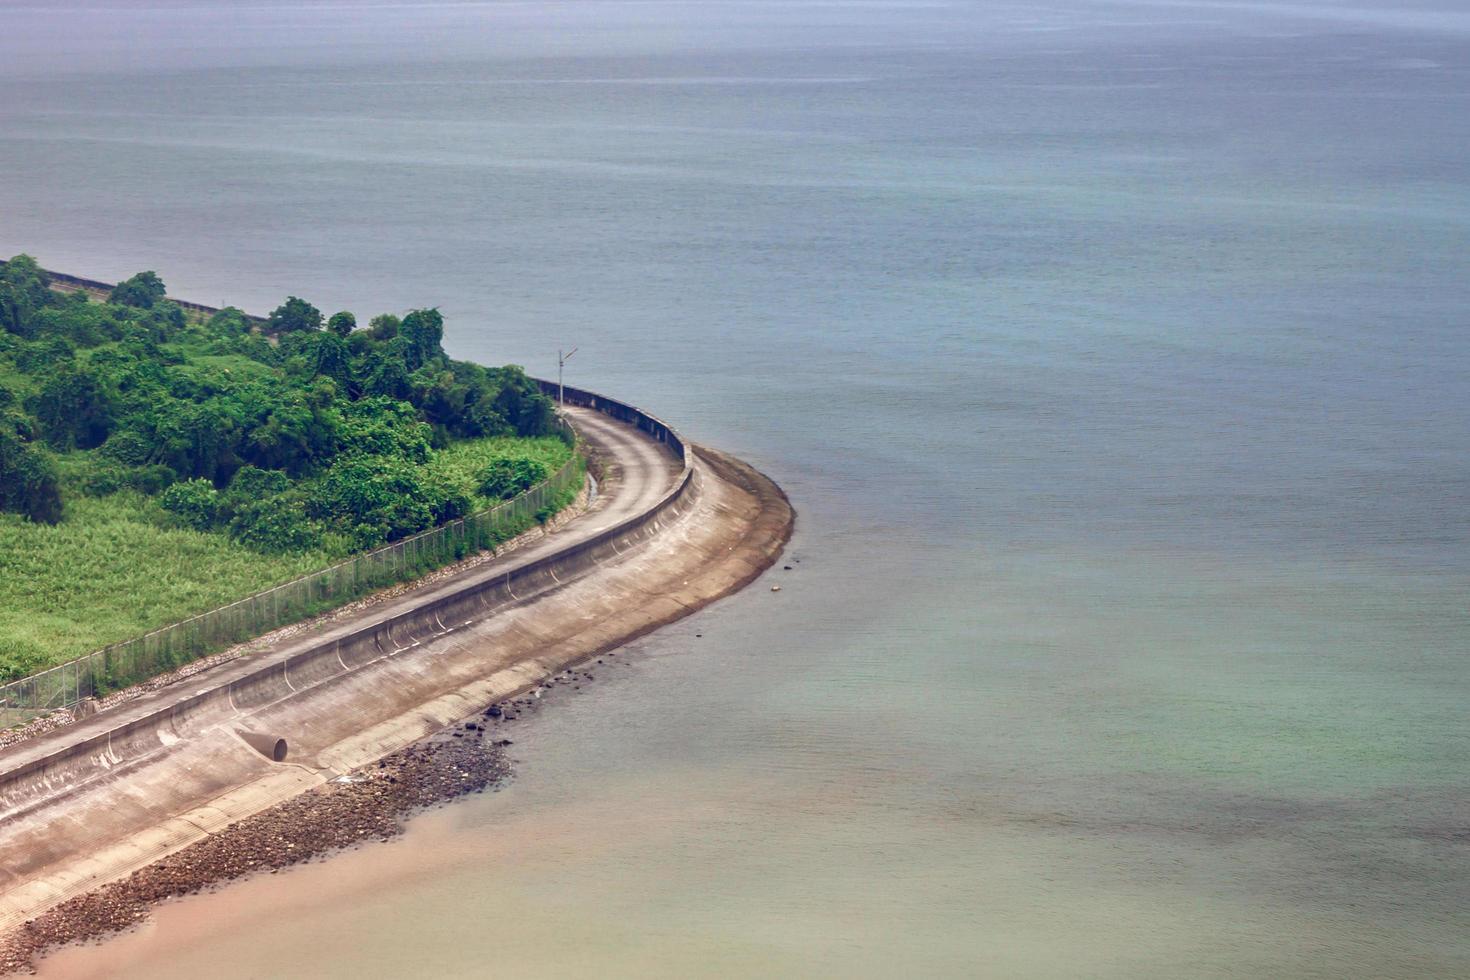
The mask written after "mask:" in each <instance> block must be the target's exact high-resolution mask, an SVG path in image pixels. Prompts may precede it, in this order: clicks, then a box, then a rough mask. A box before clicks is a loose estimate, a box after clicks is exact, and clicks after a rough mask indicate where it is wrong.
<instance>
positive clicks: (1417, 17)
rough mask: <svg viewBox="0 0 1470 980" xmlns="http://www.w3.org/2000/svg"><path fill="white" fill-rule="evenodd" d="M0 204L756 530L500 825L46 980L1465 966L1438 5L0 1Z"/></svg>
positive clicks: (1465, 224)
mask: <svg viewBox="0 0 1470 980" xmlns="http://www.w3.org/2000/svg"><path fill="white" fill-rule="evenodd" d="M0 174H3V177H0V250H3V251H4V252H5V253H6V254H7V255H8V254H11V253H14V252H18V251H22V250H24V251H28V252H31V253H33V254H35V255H37V256H38V257H39V258H40V259H41V260H42V262H43V264H45V265H48V266H50V267H52V268H57V269H62V270H66V271H69V272H73V273H76V274H81V275H88V276H92V277H95V278H102V279H116V278H120V277H123V276H126V275H129V274H131V273H133V272H136V271H139V270H140V269H156V270H158V271H159V272H160V273H161V274H162V276H163V278H164V279H165V281H166V282H167V283H168V285H169V287H170V289H171V290H172V292H174V293H175V294H176V295H180V296H184V297H188V298H191V299H195V300H198V301H201V302H207V303H225V302H228V303H233V304H236V305H240V306H243V307H245V308H248V309H250V310H252V311H256V312H263V311H266V310H269V309H270V308H271V307H273V306H275V305H277V304H278V303H279V302H280V301H281V300H282V299H283V298H284V297H285V296H286V295H288V294H295V295H301V296H304V297H306V298H308V299H310V300H311V301H312V302H314V303H316V304H317V305H318V306H320V307H321V308H322V309H323V310H325V311H327V312H329V313H330V312H331V311H334V310H337V309H342V308H346V309H352V310H354V311H355V312H356V313H357V315H358V317H359V319H360V320H361V319H363V318H365V317H367V316H370V315H372V314H374V313H377V312H380V311H384V310H397V311H402V310H403V309H406V308H410V307H413V306H422V305H437V306H439V307H440V308H441V309H442V310H443V312H444V314H445V316H446V318H447V321H448V327H447V337H446V346H447V347H448V348H449V350H450V351H451V353H453V354H454V355H455V356H459V357H468V358H473V359H477V360H481V361H484V362H487V363H504V362H507V361H510V362H517V363H521V364H524V365H526V366H527V368H528V369H530V370H531V371H533V372H534V373H540V374H542V375H547V374H550V373H552V372H554V370H555V355H556V351H557V348H558V347H564V348H570V347H572V346H574V345H576V346H578V347H579V350H578V353H577V355H576V356H575V358H574V359H573V360H572V361H571V362H570V363H569V364H568V369H569V374H568V380H569V381H571V382H574V383H576V384H579V385H585V386H587V387H590V388H593V389H596V390H600V391H605V392H607V393H609V394H612V395H616V396H618V397H621V398H624V399H627V400H630V401H632V402H635V403H637V404H639V405H643V406H646V407H648V408H649V409H651V410H653V411H655V412H657V413H659V414H661V415H663V416H664V417H666V418H668V419H670V420H672V421H673V422H675V424H677V425H679V426H681V427H682V428H683V430H684V431H685V432H686V433H687V434H688V435H689V436H690V437H691V438H693V439H695V440H698V441H703V442H707V443H709V444H711V445H715V446H719V447H720V448H723V449H726V450H729V451H732V452H734V453H736V454H739V455H741V456H742V457H744V458H746V459H749V460H751V461H752V462H754V463H755V464H757V465H758V466H760V467H761V468H762V469H764V470H765V471H766V472H768V473H769V474H771V475H772V476H773V477H774V478H775V479H777V480H778V481H779V482H780V483H781V484H782V485H783V486H784V487H785V488H786V489H787V490H788V491H789V492H790V494H791V496H792V498H793V500H794V502H795V504H796V506H797V508H798V510H799V514H800V517H799V527H798V532H797V534H796V537H795V539H794V541H793V542H792V545H791V548H790V551H789V553H788V554H789V557H788V559H787V560H786V561H785V562H784V563H785V564H791V565H792V566H793V568H792V570H791V571H783V570H781V569H780V568H779V567H778V568H777V569H775V570H773V571H772V572H771V573H769V576H768V578H767V579H765V580H762V581H761V582H760V583H759V584H758V585H757V586H755V587H753V588H751V589H750V590H748V591H747V592H745V593H743V594H741V595H739V596H737V597H735V598H733V599H730V600H727V601H725V602H723V603H721V604H720V605H718V606H716V607H713V608H711V609H709V610H707V611H705V612H704V613H701V614H700V615H698V616H697V617H694V618H692V619H689V620H686V621H684V622H681V623H679V624H676V625H675V626H672V627H670V628H668V629H666V630H663V631H661V632H659V633H658V634H656V635H654V636H652V637H649V638H646V639H644V640H642V641H640V642H638V643H637V644H634V645H633V647H632V648H631V649H630V650H628V651H626V652H624V653H622V654H620V655H619V656H618V657H617V658H613V659H614V660H616V661H620V665H618V666H614V665H613V664H611V663H609V664H607V665H604V666H602V667H598V668H596V673H597V675H598V676H597V680H596V682H595V683H593V684H591V685H587V686H584V687H583V688H582V689H581V690H580V691H578V692H575V693H574V694H573V695H572V696H569V697H564V698H561V699H560V701H559V703H557V704H554V705H551V706H549V707H548V708H547V709H546V710H543V711H541V712H538V713H537V715H536V717H535V719H534V720H533V721H530V722H527V723H524V724H522V723H519V722H518V723H517V725H519V726H520V727H518V728H515V729H513V730H512V732H511V735H510V737H511V738H512V739H513V740H514V742H515V744H514V745H513V746H512V747H511V750H510V751H511V752H512V753H513V754H514V756H515V758H516V759H517V760H518V770H519V771H518V775H517V777H516V778H515V780H514V781H513V782H512V783H511V784H510V785H509V786H508V787H506V788H505V789H503V790H502V791H500V792H498V793H495V794H493V795H487V796H484V797H477V798H474V799H472V800H468V801H463V802H460V803H457V804H455V805H453V806H451V807H449V808H447V809H444V810H441V811H437V812H435V813H433V814H430V815H428V816H426V817H423V818H420V819H419V820H418V821H416V822H415V823H414V824H413V825H412V827H411V829H410V832H409V834H408V836H407V838H406V839H405V840H403V841H401V842H399V843H396V844H392V845H380V846H373V847H368V848H366V849H363V850H361V851H358V852H355V853H353V854H350V855H346V856H343V857H340V858H337V859H334V860H332V861H329V862H327V863H325V864H320V865H314V866H311V867H307V868H303V869H297V870H294V871H291V872H288V873H283V874H281V875H277V876H274V877H267V878H264V879H261V880H257V881H254V882H249V883H246V884H242V885H237V886H233V887H231V888H229V889H226V890H225V891H224V892H223V893H221V894H218V895H214V896H209V897H203V898H198V899H191V900H188V901H185V902H181V903H177V904H174V905H171V906H168V907H166V908H164V909H162V910H160V911H159V912H158V913H157V914H156V915H155V917H154V919H153V921H152V923H151V924H149V925H148V926H146V927H145V928H144V929H143V930H142V931H140V932H138V933H135V934H131V935H129V936H126V937H123V938H121V939H118V940H115V941H113V942H110V943H108V944H106V945H104V946H102V947H100V948H93V949H86V950H79V951H71V952H68V953H65V954H63V955H61V956H58V957H56V958H55V959H53V960H51V961H49V962H48V965H47V967H46V969H45V971H44V972H45V973H46V974H49V975H54V976H78V977H80V976H104V975H106V976H123V977H131V976H138V977H142V976H148V977H160V978H163V977H197V976H201V975H207V976H210V977H212V978H218V980H227V978H236V977H241V978H243V977H261V976H313V977H344V978H345V977H354V978H355V977H377V976H385V977H386V976H483V975H495V976H520V977H526V976H565V975H599V976H601V975H610V976H668V977H676V976H677V977H682V976H693V975H708V974H721V975H744V976H749V975H803V976H844V977H845V976H895V975H902V976H961V975H970V976H973V975H981V976H987V975H988V976H1028V977H1056V976H1082V975H1085V976H1100V977H1182V976H1271V977H1284V976H1321V977H1344V976H1357V977H1385V976H1456V975H1459V976H1463V975H1466V974H1470V943H1467V940H1466V938H1465V937H1466V935H1467V934H1470V931H1467V930H1470V855H1467V850H1470V803H1467V800H1470V725H1467V708H1466V705H1467V699H1470V665H1467V663H1466V649H1467V641H1470V626H1467V599H1470V527H1467V498H1470V455H1467V452H1470V336H1467V328H1470V323H1467V309H1470V247H1467V246H1470V3H1464V2H1454V0H1439V2H1433V0H1415V2H1412V3H1394V4H1383V3H1370V2H1367V0H1364V2H1352V3H1350V2H1347V0H1330V2H1329V0H1298V2H1293V3H1250V2H1226V0H1221V2H1191V0H1180V2H1172V3H1165V2H1143V0H1140V2H1113V0H1095V2H1086V0H1036V2H1025V3H1003V2H999V0H995V2H990V0H985V2H974V3H966V2H922V0H891V2H859V0H825V2H789V3H762V2H750V0H732V2H701V3H683V2H622V0H607V2H598V3H591V2H564V3H515V2H491V3H481V2H474V0H470V2H457V3H422V4H420V3H359V2H356V0H344V2H333V3H311V4H297V3H291V4H286V3H273V2H263V3H252V4H248V5H242V4H235V3H231V2H226V0H217V2H216V0H207V2H201V0H183V2H177V3H162V2H160V3H153V2H142V3H139V2H129V3H121V2H119V3H104V2H96V3H94V2H90V0H81V2H76V3H63V2H53V0H30V2H21V3H14V2H6V3H3V4H0ZM771 584H780V585H781V586H782V590H781V591H780V592H779V593H773V592H771V591H770V590H769V586H770V585H771ZM700 634H702V635H700Z"/></svg>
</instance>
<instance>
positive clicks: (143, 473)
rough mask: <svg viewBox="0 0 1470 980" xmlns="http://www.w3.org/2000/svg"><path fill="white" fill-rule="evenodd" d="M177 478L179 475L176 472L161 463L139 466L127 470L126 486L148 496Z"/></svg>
mask: <svg viewBox="0 0 1470 980" xmlns="http://www.w3.org/2000/svg"><path fill="white" fill-rule="evenodd" d="M178 478H179V475H178V474H177V473H175V472H174V471H173V470H171V469H169V468H168V467H167V466H163V465H161V464H160V465H155V466H139V467H137V468H136V469H132V470H129V471H128V473H127V483H128V486H130V487H132V488H133V489H134V490H137V491H138V492H139V493H146V494H148V495H149V496H152V495H153V494H156V493H158V492H159V491H161V490H162V489H163V488H164V487H167V486H169V485H171V484H173V483H174V482H176V481H177V480H178Z"/></svg>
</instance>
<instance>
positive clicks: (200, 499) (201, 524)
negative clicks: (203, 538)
mask: <svg viewBox="0 0 1470 980" xmlns="http://www.w3.org/2000/svg"><path fill="white" fill-rule="evenodd" d="M158 502H159V504H160V505H162V507H163V509H164V510H166V511H168V512H169V513H170V514H172V515H173V516H174V520H176V521H177V522H178V523H179V524H182V525H183V526H184V527H190V528H193V529H194V530H196V531H207V530H209V529H210V528H211V527H213V526H214V521H215V517H216V516H217V515H218V514H219V491H218V490H216V489H215V488H214V484H212V483H210V482H209V481H208V480H186V481H184V482H183V483H175V484H174V485H173V486H171V487H169V488H168V489H166V490H164V491H163V494H162V496H160V497H159V498H158Z"/></svg>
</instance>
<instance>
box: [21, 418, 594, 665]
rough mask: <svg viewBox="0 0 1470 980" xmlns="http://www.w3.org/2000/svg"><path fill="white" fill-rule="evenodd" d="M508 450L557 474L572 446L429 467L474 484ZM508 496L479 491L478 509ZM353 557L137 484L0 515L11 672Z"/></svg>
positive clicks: (518, 443) (68, 468)
mask: <svg viewBox="0 0 1470 980" xmlns="http://www.w3.org/2000/svg"><path fill="white" fill-rule="evenodd" d="M507 454H510V455H531V456H533V457H535V458H537V459H539V460H541V461H542V462H544V463H546V465H547V468H548V470H549V471H554V470H555V469H557V468H558V467H560V466H561V465H562V463H564V462H566V460H567V459H569V458H570V456H571V449H570V447H569V446H567V444H566V443H565V442H563V441H562V440H560V439H558V438H554V437H552V438H542V439H517V438H493V439H477V440H469V441H466V442H462V443H457V444H455V445H453V446H451V447H449V448H447V449H442V450H438V451H436V452H435V453H434V455H433V457H432V458H431V460H430V461H429V463H428V464H427V465H428V466H430V467H432V468H434V469H437V470H439V471H440V472H441V473H444V474H446V475H449V476H451V477H453V478H455V479H462V480H464V481H465V482H466V484H467V485H470V486H473V485H474V484H475V482H476V480H475V477H476V475H477V474H478V473H479V471H480V470H481V469H483V468H484V466H485V465H486V464H487V463H488V462H489V461H490V460H491V459H494V458H495V457H497V456H501V455H507ZM90 457H91V454H90V453H69V454H66V455H65V456H63V457H61V458H60V459H59V460H58V462H59V465H60V468H61V470H62V472H63V473H64V474H67V475H70V476H72V477H73V479H74V478H75V475H76V474H79V473H81V472H82V471H84V470H85V469H86V467H87V466H89V465H91V462H92V460H91V458H90ZM64 478H65V477H64ZM68 482H71V481H68ZM571 496H574V494H564V495H563V497H564V499H563V500H560V501H558V506H564V505H565V504H566V503H568V502H569V500H570V497H571ZM497 502H498V501H492V500H486V499H483V498H477V499H476V505H475V507H474V509H475V510H480V509H483V508H485V507H489V506H491V505H493V504H494V503H497ZM342 557H344V555H343V554H342V553H332V552H329V551H312V552H307V553H302V554H290V555H264V554H260V553H259V552H256V551H253V550H251V549H249V548H247V547H245V546H243V545H241V544H237V543H235V542H234V541H232V540H231V539H230V538H229V536H228V535H226V534H225V533H223V532H220V531H210V532H200V531H190V530H184V529H180V528H177V527H173V526H171V525H170V523H169V521H168V520H167V516H166V515H165V514H164V513H163V511H162V509H161V508H160V507H159V506H158V504H157V503H156V502H155V501H154V500H153V499H152V498H149V497H147V496H144V495H142V494H139V493H137V492H135V491H131V490H123V491H119V492H118V493H114V494H111V495H110V496H107V497H101V498H93V497H86V496H83V495H81V494H80V493H75V492H72V493H68V494H67V495H66V516H65V519H64V520H63V521H62V522H61V523H60V524H58V525H56V526H55V527H48V526H46V525H43V524H32V523H30V522H29V521H27V520H25V519H24V518H22V517H19V516H17V515H14V514H0V671H3V672H4V673H13V674H22V673H25V674H28V673H34V672H35V671H38V670H42V669H44V668H46V667H49V666H52V665H55V664H58V663H62V662H65V661H67V660H72V659H74V658H76V657H80V656H83V655H85V654H87V653H91V652H92V651H93V650H96V649H99V648H101V647H103V646H106V645H108V644H110V643H116V642H119V641H121V640H126V639H130V638H132V637H135V636H138V635H141V634H143V633H146V632H148V631H150V630H153V629H157V628H158V627H160V626H166V625H168V624H170V623H175V622H178V621H179V620H182V619H187V618H188V617H190V616H193V615H196V614H198V613H201V612H204V611H206V610H209V609H213V608H215V607H217V606H222V605H225V604H227V603H229V602H233V601H234V600H236V599H241V598H244V597H245V596H248V595H251V594H252V593H255V592H259V591H261V590H263V589H267V588H270V587H271V586H273V585H278V584H280V583H282V582H286V581H289V580H291V579H294V578H297V577H299V576H302V575H305V574H308V573H310V572H312V571H315V570H317V569H320V568H323V567H325V566H327V565H329V564H331V563H333V562H334V561H337V560H340V559H341V558H342Z"/></svg>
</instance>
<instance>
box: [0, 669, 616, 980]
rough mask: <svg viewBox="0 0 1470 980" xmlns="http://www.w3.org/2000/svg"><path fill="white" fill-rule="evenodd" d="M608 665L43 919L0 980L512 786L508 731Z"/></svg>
mask: <svg viewBox="0 0 1470 980" xmlns="http://www.w3.org/2000/svg"><path fill="white" fill-rule="evenodd" d="M605 662H606V661H605V658H597V659H595V660H589V661H587V662H586V663H585V664H584V665H581V666H577V667H572V668H570V669H568V670H565V671H563V672H562V673H560V674H558V675H556V676H555V677H551V678H548V679H547V680H546V681H545V682H544V683H542V684H541V685H539V686H538V687H536V688H535V689H533V690H531V691H528V692H527V693H526V694H524V695H522V696H520V697H517V698H512V699H510V700H507V701H503V702H498V703H496V704H492V705H489V706H488V707H486V708H484V709H483V710H481V711H479V712H477V713H476V714H475V715H474V716H473V717H472V718H469V719H466V720H464V721H461V722H460V723H458V724H456V725H454V726H452V727H450V728H446V729H444V730H443V731H441V732H438V733H436V734H434V735H431V736H429V737H427V738H424V739H422V740H420V741H419V742H416V743H414V744H413V745H411V746H409V747H408V748H405V749H402V750H400V751H398V752H395V753H393V754H391V755H388V756H385V757H384V758H382V759H381V760H379V761H378V762H377V763H375V764H373V765H370V766H364V767H362V768H361V769H357V770H354V771H353V772H350V773H348V774H346V775H345V776H343V777H342V778H340V779H337V780H334V781H332V782H330V783H328V784H326V785H325V786H321V787H318V788H316V789H313V790H310V791H308V792H306V793H303V794H302V795H300V796H297V797H294V798H292V799H290V800H287V801H285V802H283V803H280V804H278V805H276V806H274V807H271V808H270V809H268V810H264V811H262V812H260V813H258V814H255V815H254V816H251V817H247V818H246V819H244V820H241V821H239V822H237V823H234V824H231V825H230V826H229V827H227V828H225V830H223V831H221V832H220V833H217V834H214V835H212V836H210V837H207V838H205V839H204V840H202V841H200V842H198V843H196V844H192V845H190V846H189V847H186V848H184V849H183V850H181V851H179V852H177V853H176V854H173V855H171V856H170V857H168V858H165V859H164V860H162V861H158V862H156V863H154V864H151V865H149V866H147V867H146V868H143V869H141V870H139V871H136V872H134V873H133V874H131V875H129V876H128V877H127V878H123V879H121V880H119V881H115V882H111V883H109V884H106V885H103V886H102V887H100V888H98V889H96V890H95V891H91V892H88V893H86V894H85V895H80V896H78V897H76V898H73V899H70V900H69V901H66V902H64V903H62V904H61V905H58V906H56V907H54V908H52V909H49V910H47V911H46V912H44V913H42V914H41V915H39V916H37V917H36V918H35V919H32V920H31V921H30V922H27V923H26V924H25V925H24V926H22V927H20V928H18V929H12V930H11V931H10V932H9V933H7V934H5V935H3V936H0V976H12V975H15V974H22V973H35V972H36V969H37V964H38V963H39V962H40V960H42V959H44V958H45V957H46V956H47V955H48V954H50V953H54V952H56V951H58V950H60V949H62V948H64V947H67V946H73V945H78V944H82V943H88V942H93V941H102V940H106V939H107V938H109V937H112V936H115V935H118V934H120V933H123V932H126V931H127V930H129V929H133V928H136V927H137V926H139V925H141V924H142V923H143V922H145V921H146V920H147V919H148V916H149V913H150V911H151V910H152V909H153V908H154V907H156V906H158V905H160V904H162V903H165V902H168V901H170V900H173V899H177V898H183V897H185V896H188V895H194V894H198V893H201V892H207V891H212V890H214V889H216V888H218V887H222V886H224V885H226V884H228V883H230V882H233V881H238V880H242V879H245V878H249V877H252V876H254V875H260V874H276V873H277V872H279V871H281V870H283V869H285V868H289V867H291V866H293V865H298V864H305V863H308V862H310V861H318V860H326V859H328V858H330V857H331V856H332V855H334V854H336V853H339V852H341V851H344V850H348V849H350V848H355V847H360V846H365V845H368V844H372V843H386V842H388V841H391V840H392V839H393V838H394V837H397V836H399V835H401V834H402V833H403V832H404V830H405V829H406V827H407V824H408V821H409V820H411V819H412V818H413V817H414V816H415V815H417V814H419V813H422V812H424V811H425V810H428V809H432V808H433V807H436V806H440V805H442V804H445V803H449V802H451V801H453V800H455V799H457V798H459V797H463V796H468V795H471V794H475V793H482V792H484V791H485V790H486V789H491V788H495V787H498V786H500V785H502V784H504V783H505V782H507V781H508V780H509V779H511V777H512V776H513V775H514V769H513V767H512V764H511V762H510V760H509V759H508V758H507V757H506V754H505V751H504V750H505V749H506V748H507V747H508V746H510V745H511V744H512V743H511V742H510V740H509V739H506V738H505V737H504V735H505V729H506V728H508V727H510V726H511V725H512V723H513V722H514V721H515V720H516V719H517V718H519V717H521V716H522V715H523V714H526V713H528V712H531V711H534V710H536V709H537V708H539V707H541V706H542V705H543V704H545V703H546V701H543V695H550V694H552V693H553V692H556V691H558V690H567V689H572V690H577V689H580V688H581V686H582V685H584V684H588V683H591V682H593V681H594V680H595V674H594V673H593V667H594V666H596V665H600V664H603V663H605ZM547 700H550V699H547Z"/></svg>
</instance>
